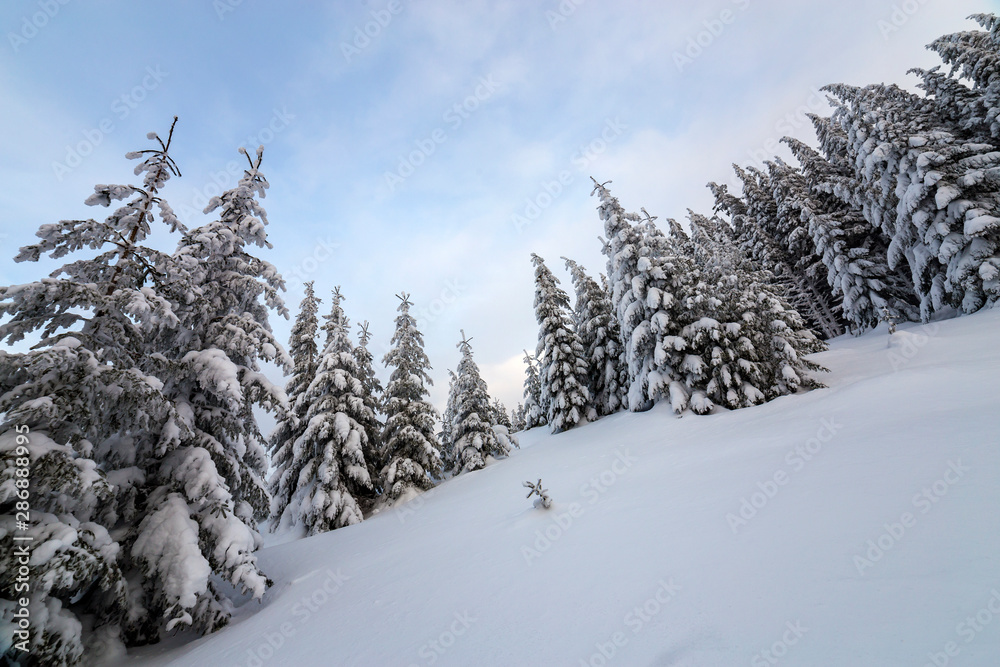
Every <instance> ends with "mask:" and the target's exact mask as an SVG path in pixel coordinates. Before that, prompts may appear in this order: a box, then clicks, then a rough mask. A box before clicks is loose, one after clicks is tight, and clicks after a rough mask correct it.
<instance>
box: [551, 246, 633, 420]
mask: <svg viewBox="0 0 1000 667" xmlns="http://www.w3.org/2000/svg"><path fill="white" fill-rule="evenodd" d="M563 260H565V262H566V268H567V269H569V271H570V274H571V275H572V277H573V286H574V287H575V289H576V304H575V306H574V309H573V314H574V320H573V326H574V329H575V330H576V332H577V334H578V335H579V336H580V342H581V343H582V344H583V349H584V359H586V360H587V364H588V367H589V372H588V374H587V378H588V383H587V390H588V391H589V392H590V395H591V398H592V399H593V406H594V408H595V412H596V414H595V415H593V417H597V416H604V415H609V414H611V413H613V412H616V411H617V410H620V409H621V408H622V407H624V402H625V395H624V394H625V385H626V383H627V382H628V371H627V369H626V368H625V366H624V364H623V363H622V360H623V355H622V348H621V331H620V330H619V328H618V320H617V319H615V316H614V313H613V312H612V308H611V299H610V297H609V295H608V293H607V290H606V289H605V288H604V287H602V286H601V285H599V284H598V283H597V282H596V281H595V280H594V279H593V278H591V277H590V276H588V275H587V273H586V271H584V268H583V267H582V266H580V265H579V264H577V263H576V262H574V261H573V260H571V259H566V258H565V257H564V258H563Z"/></svg>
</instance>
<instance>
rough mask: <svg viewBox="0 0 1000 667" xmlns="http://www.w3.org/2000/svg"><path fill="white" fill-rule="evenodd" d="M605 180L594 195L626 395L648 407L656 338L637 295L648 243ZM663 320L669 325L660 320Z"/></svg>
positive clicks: (635, 406) (632, 406)
mask: <svg viewBox="0 0 1000 667" xmlns="http://www.w3.org/2000/svg"><path fill="white" fill-rule="evenodd" d="M606 186H607V184H605V183H598V182H597V181H596V180H594V190H593V192H592V193H591V194H592V195H597V196H598V198H599V200H600V203H599V204H598V206H597V212H598V215H599V216H600V218H601V222H602V223H603V224H604V234H605V236H606V237H607V240H606V241H603V243H602V245H603V252H604V255H605V257H607V260H608V264H607V275H608V287H609V288H610V289H609V294H610V296H611V306H612V308H613V311H614V314H615V318H616V319H617V321H618V327H619V329H620V331H621V333H620V335H621V342H622V346H623V348H624V349H623V356H624V359H625V363H626V367H627V371H628V384H627V385H626V391H625V396H626V399H627V404H628V408H629V410H632V411H640V410H647V409H649V408H650V407H651V406H652V400H651V399H650V397H649V391H648V390H649V386H648V382H649V378H650V373H651V372H652V371H653V362H654V352H653V350H654V346H655V341H654V340H653V337H652V335H651V333H650V316H651V313H650V312H649V308H647V304H646V302H645V301H644V299H643V298H640V296H639V295H638V294H637V288H639V287H640V283H639V282H636V279H637V278H638V277H639V273H640V271H639V267H640V259H641V261H642V267H643V269H645V270H646V271H647V272H648V271H649V270H650V269H652V268H653V267H652V264H651V263H650V260H649V258H648V256H644V257H643V258H640V255H639V252H640V249H641V248H646V249H647V252H648V244H646V243H645V242H644V241H643V238H642V234H641V233H640V232H639V230H638V228H637V226H636V223H637V222H638V220H639V218H638V216H636V215H635V214H632V213H626V212H625V210H624V209H623V208H622V206H621V204H620V203H619V201H618V198H617V197H614V196H612V194H611V192H610V191H609V190H608V188H607V187H606ZM661 323H663V324H666V322H665V321H662V320H661Z"/></svg>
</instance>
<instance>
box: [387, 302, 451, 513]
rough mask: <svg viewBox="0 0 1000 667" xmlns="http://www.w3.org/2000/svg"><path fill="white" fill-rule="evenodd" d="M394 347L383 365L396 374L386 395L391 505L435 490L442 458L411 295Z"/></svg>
mask: <svg viewBox="0 0 1000 667" xmlns="http://www.w3.org/2000/svg"><path fill="white" fill-rule="evenodd" d="M397 297H398V298H399V300H400V304H399V307H398V308H397V310H398V311H399V316H398V317H397V318H396V332H395V333H394V334H393V336H392V341H391V344H392V345H393V346H394V347H393V348H392V349H391V350H389V352H388V353H387V354H386V355H385V358H384V359H383V361H382V363H384V364H385V365H386V366H387V367H389V368H392V374H391V375H390V377H389V384H388V386H387V387H386V390H385V397H386V401H385V411H386V418H385V431H384V432H383V434H382V439H383V442H385V456H386V459H387V460H388V464H387V465H386V467H385V469H384V470H383V471H382V476H383V478H384V480H385V493H386V497H387V498H388V499H389V500H390V501H395V500H398V499H400V498H404V497H406V496H407V495H408V494H410V493H412V492H414V491H425V490H427V489H429V488H431V487H432V486H433V485H434V481H433V478H435V477H440V475H441V453H440V451H439V445H438V442H437V437H436V436H435V434H434V425H435V421H436V420H437V417H438V414H437V411H436V410H435V409H434V407H433V406H432V405H431V404H430V402H429V401H428V400H427V397H428V395H429V393H428V391H427V385H430V384H433V382H432V381H431V378H430V375H429V374H428V373H427V371H429V370H430V368H431V365H430V361H429V360H428V359H427V355H426V354H425V353H424V338H423V334H421V333H420V331H419V330H418V329H417V322H416V320H415V319H414V318H413V316H412V315H410V307H411V306H412V305H413V304H412V303H411V302H410V298H409V295H408V294H406V292H403V293H401V294H399V295H397Z"/></svg>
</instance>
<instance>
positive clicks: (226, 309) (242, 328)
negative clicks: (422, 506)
mask: <svg viewBox="0 0 1000 667" xmlns="http://www.w3.org/2000/svg"><path fill="white" fill-rule="evenodd" d="M241 153H244V154H246V151H245V150H242V149H241ZM262 154H263V150H262V149H258V150H257V155H256V159H251V158H250V156H249V155H247V160H248V162H249V167H248V168H247V169H246V170H245V171H244V174H243V177H242V178H241V179H240V181H239V183H238V184H237V185H236V187H234V188H233V189H231V190H228V191H227V192H224V193H223V194H222V195H221V196H219V197H213V198H212V200H211V201H209V204H208V206H207V207H206V209H205V212H206V213H208V212H211V211H213V210H218V214H219V218H218V220H216V221H213V222H210V223H208V224H206V225H203V226H201V227H199V228H197V229H194V230H192V231H190V232H188V233H186V234H185V235H184V237H183V238H182V239H181V241H180V243H179V244H178V248H177V251H176V252H175V253H174V256H173V260H174V265H175V267H176V268H177V276H178V277H177V279H176V280H175V281H174V283H173V284H172V285H171V287H172V288H173V293H174V295H175V296H177V297H178V302H177V303H176V305H175V307H174V311H175V313H176V314H177V316H178V318H179V320H180V325H179V326H178V327H177V328H176V329H173V330H161V331H160V332H159V335H157V336H156V337H155V338H154V339H153V347H154V349H156V350H158V353H156V354H153V355H150V362H149V363H150V365H151V366H152V367H153V368H154V369H155V370H156V373H157V376H158V377H160V378H161V379H162V381H163V392H164V394H165V395H166V396H168V397H169V398H170V399H171V400H172V401H173V403H174V405H175V406H176V408H177V410H178V412H179V413H180V414H182V415H185V416H186V418H187V420H188V423H189V426H190V428H191V433H190V435H188V436H187V437H185V438H183V439H182V440H181V442H180V443H179V445H178V446H177V447H174V448H173V449H171V450H170V451H168V452H166V453H165V454H164V455H163V456H160V457H156V458H155V459H154V456H153V455H154V452H150V453H149V455H148V456H146V457H143V458H142V459H139V460H136V461H135V462H133V463H132V465H136V464H137V465H138V468H139V473H140V474H141V475H142V482H141V487H140V488H141V491H140V493H141V494H143V495H145V503H144V507H143V518H142V520H141V522H140V523H139V525H138V527H137V528H136V529H135V531H134V533H133V534H132V535H130V539H128V540H126V541H125V544H126V545H127V546H128V547H129V548H128V552H127V553H128V560H127V563H128V565H129V566H130V570H131V569H132V568H134V569H137V570H140V571H142V572H143V573H144V575H145V576H146V577H147V578H150V579H152V580H153V583H154V584H155V585H153V586H144V587H143V591H142V595H141V597H140V596H139V595H138V591H136V595H135V596H134V597H133V600H132V601H131V605H132V609H131V610H130V616H131V617H133V618H141V616H140V615H139V614H138V611H137V610H138V609H142V610H143V611H144V613H145V614H146V615H147V619H146V620H141V621H138V622H133V624H132V627H133V628H134V631H135V632H136V634H137V635H139V636H148V634H149V626H153V627H155V626H157V625H158V624H159V623H161V622H162V621H161V619H163V618H166V619H167V620H168V627H169V626H170V625H176V624H185V625H193V626H194V627H195V628H197V629H198V630H200V631H202V632H205V631H213V630H215V629H218V628H219V627H222V626H223V625H225V624H226V623H227V622H228V619H229V614H230V611H229V602H228V600H227V599H226V598H225V597H224V596H223V595H222V594H221V593H220V591H219V590H218V589H217V588H216V585H215V583H214V582H213V581H212V579H211V577H209V576H208V574H209V573H213V574H216V575H219V576H221V577H222V578H223V579H225V580H226V581H228V582H229V583H230V584H232V585H234V586H236V587H237V588H239V589H242V590H243V591H245V592H247V591H248V592H251V593H252V594H253V596H254V597H255V598H258V599H259V598H260V597H261V596H262V595H263V593H264V590H265V589H266V587H267V580H266V578H265V577H264V575H263V574H262V573H261V572H260V571H259V569H258V568H257V561H256V556H255V555H254V554H253V552H254V551H255V550H256V549H257V548H258V547H259V546H260V536H259V534H258V533H257V532H256V520H257V519H260V518H263V517H266V516H267V515H268V513H269V509H270V496H269V493H268V491H267V486H266V483H265V481H264V474H265V472H266V469H267V460H266V456H265V453H264V447H263V444H262V437H261V434H260V431H259V428H258V426H257V421H256V418H255V416H254V413H253V408H254V407H260V408H263V409H265V410H268V411H279V412H282V413H283V412H284V411H285V409H286V408H287V405H286V398H285V394H284V392H283V391H282V390H281V389H280V388H279V387H276V386H275V385H273V384H272V383H271V382H270V381H269V380H268V379H267V378H266V377H265V376H264V375H263V373H261V371H260V366H259V363H260V362H261V361H267V362H271V363H276V364H278V365H279V366H282V367H284V368H286V369H288V368H290V367H291V360H290V359H289V357H288V355H287V354H286V353H285V351H284V350H283V349H282V347H281V345H280V343H278V341H277V339H276V338H275V337H274V335H273V333H272V332H271V327H270V324H269V322H268V309H269V308H273V309H275V310H277V311H278V312H279V313H280V314H281V315H285V316H287V311H286V310H285V308H284V304H283V303H282V301H281V298H280V296H279V295H278V290H279V289H282V288H283V287H284V284H283V281H282V280H281V276H280V275H279V274H278V272H277V270H276V269H275V268H274V267H273V266H272V265H270V264H269V263H267V262H264V261H262V260H260V259H258V258H257V257H254V256H253V255H252V254H251V253H250V251H249V250H248V246H257V247H264V248H267V247H270V244H269V243H268V241H267V236H266V231H265V226H266V225H267V213H266V212H265V210H264V208H263V207H262V206H261V204H260V203H259V201H258V198H259V197H263V196H264V193H265V190H266V188H267V180H266V179H265V178H264V176H263V174H262V173H261V172H260V163H261V159H262Z"/></svg>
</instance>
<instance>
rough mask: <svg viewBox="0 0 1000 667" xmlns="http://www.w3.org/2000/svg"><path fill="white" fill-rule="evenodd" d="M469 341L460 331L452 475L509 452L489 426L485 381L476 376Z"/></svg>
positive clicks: (488, 403) (483, 465) (477, 374)
mask: <svg viewBox="0 0 1000 667" xmlns="http://www.w3.org/2000/svg"><path fill="white" fill-rule="evenodd" d="M471 341H472V339H471V338H467V337H466V336H465V332H464V331H463V332H462V342H461V343H459V344H458V348H459V349H460V350H461V352H462V360H461V361H460V362H459V363H458V380H457V382H456V385H455V386H456V399H455V423H454V427H453V432H452V437H453V438H454V440H455V473H456V474H458V473H462V472H467V471H471V470H479V469H480V468H483V467H485V466H486V459H487V457H489V456H493V457H498V456H506V455H507V454H508V453H509V449H508V447H507V446H505V444H504V443H503V441H502V440H500V439H499V438H497V434H496V431H494V430H493V424H492V423H491V421H490V420H491V417H492V414H491V413H492V409H491V408H490V396H489V392H488V390H487V387H486V382H485V381H483V379H482V377H481V376H480V375H479V367H478V366H477V365H476V362H475V361H474V360H473V359H472V345H470V342H471Z"/></svg>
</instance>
